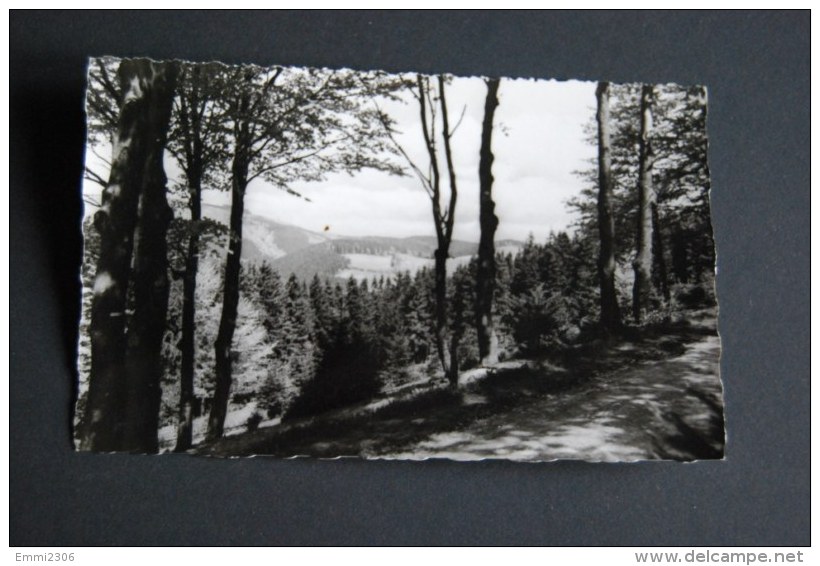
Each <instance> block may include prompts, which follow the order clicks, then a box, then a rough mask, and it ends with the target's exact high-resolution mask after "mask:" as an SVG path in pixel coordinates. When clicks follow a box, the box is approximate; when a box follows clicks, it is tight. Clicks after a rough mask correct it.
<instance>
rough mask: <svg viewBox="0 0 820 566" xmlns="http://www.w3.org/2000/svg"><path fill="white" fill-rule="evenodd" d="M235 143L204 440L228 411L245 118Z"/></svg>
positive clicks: (213, 435)
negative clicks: (213, 372)
mask: <svg viewBox="0 0 820 566" xmlns="http://www.w3.org/2000/svg"><path fill="white" fill-rule="evenodd" d="M249 105H250V100H249V96H248V95H247V94H244V95H242V97H241V101H240V115H244V114H245V113H246V112H247V110H248V107H249ZM235 138H236V146H235V149H234V157H233V162H232V163H231V219H230V227H229V229H230V239H229V242H228V258H227V260H226V262H225V282H224V293H223V299H222V317H221V318H220V321H219V332H218V333H217V337H216V343H215V344H214V350H215V353H216V389H215V391H214V400H213V403H212V405H211V414H210V415H209V417H208V434H207V439H208V441H214V440H218V439H219V438H221V437H222V433H223V431H224V428H225V416H226V415H227V413H228V399H229V396H230V391H231V381H232V375H231V347H232V344H233V334H234V331H235V330H236V315H237V309H238V306H239V271H240V267H241V263H240V258H241V256H242V215H243V214H244V211H245V190H246V189H247V187H248V169H249V167H250V158H249V154H248V152H249V150H250V142H249V139H248V138H249V136H248V124H247V122H244V121H240V122H239V123H238V124H237V125H236V126H235Z"/></svg>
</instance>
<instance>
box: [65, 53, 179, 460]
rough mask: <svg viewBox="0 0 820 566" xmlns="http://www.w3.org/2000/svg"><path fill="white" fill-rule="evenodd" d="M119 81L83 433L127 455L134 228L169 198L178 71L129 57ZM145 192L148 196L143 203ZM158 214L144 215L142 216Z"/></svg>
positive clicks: (88, 443) (90, 443)
mask: <svg viewBox="0 0 820 566" xmlns="http://www.w3.org/2000/svg"><path fill="white" fill-rule="evenodd" d="M117 75H118V78H119V82H120V85H121V89H122V99H121V100H120V114H119V123H118V126H117V134H116V136H115V140H114V141H115V143H114V147H113V161H112V166H111V174H110V177H109V182H108V185H107V187H106V188H105V190H104V191H103V195H102V206H101V207H100V210H99V211H97V213H96V214H95V216H94V226H95V227H96V229H97V230H98V231H99V233H100V255H99V259H98V262H97V273H96V276H95V280H94V298H93V302H92V307H91V325H90V334H91V374H90V378H89V391H88V404H87V407H86V413H85V422H84V424H83V430H82V432H81V434H82V441H81V448H83V449H86V450H96V451H114V450H122V449H123V440H124V438H125V436H126V430H125V425H126V421H125V419H126V404H127V394H128V391H129V387H128V384H127V380H126V375H125V365H126V364H125V360H126V346H127V342H126V301H127V296H128V284H129V280H130V279H131V259H132V257H131V256H132V254H133V251H134V230H135V228H136V224H137V209H138V204H139V201H140V199H141V198H143V199H144V200H143V207H145V206H148V207H151V206H155V205H157V204H161V203H158V201H157V198H156V196H157V193H158V192H159V191H160V185H161V192H162V195H163V198H164V191H165V174H164V170H163V169H162V154H163V151H164V147H165V139H166V135H167V129H168V120H169V117H170V111H171V103H172V99H173V93H174V82H175V76H176V71H175V67H172V66H171V65H169V64H159V63H152V62H150V61H148V60H145V59H130V60H128V59H127V60H124V61H122V63H120V67H119V70H118V72H117ZM146 189H147V191H148V192H149V193H150V194H149V195H148V196H147V198H146V196H144V195H143V196H142V197H141V193H142V191H143V190H146ZM154 212H156V211H151V210H150V209H149V210H143V214H142V215H141V218H146V217H147V216H149V215H152V214H153V213H154ZM149 256H150V253H149ZM143 266H144V263H141V264H140V267H143ZM153 282H154V281H153V280H151V282H150V283H153ZM140 299H141V300H143V301H144V300H145V299H146V297H145V295H143V294H140ZM135 301H137V298H136V289H135ZM137 307H139V309H140V314H139V316H140V317H143V316H148V317H149V318H150V316H149V315H147V314H146V313H145V312H144V309H146V308H148V309H150V308H151V307H150V304H148V305H146V304H145V303H139V302H138V301H137V304H135V317H136V316H137V312H136V308H137ZM163 316H164V312H163ZM141 321H142V319H141ZM138 324H139V323H138ZM160 339H161V331H160ZM154 435H156V430H154Z"/></svg>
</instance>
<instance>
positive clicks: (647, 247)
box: [632, 85, 658, 322]
mask: <svg viewBox="0 0 820 566" xmlns="http://www.w3.org/2000/svg"><path fill="white" fill-rule="evenodd" d="M654 96H655V95H654V88H653V87H652V86H651V85H644V86H643V88H642V89H641V132H640V143H639V152H640V154H639V161H638V167H639V171H638V194H639V202H640V205H639V209H638V237H637V250H636V255H635V261H634V262H633V264H632V266H633V268H634V271H635V281H634V285H633V287H632V316H633V317H634V318H635V321H636V322H640V321H641V320H642V318H643V315H644V314H645V313H646V312H647V311H649V310H650V308H651V302H652V260H653V255H652V243H653V241H654V235H653V227H654V223H653V222H652V211H653V210H654V209H655V207H656V206H657V202H658V196H657V194H656V192H655V187H654V186H653V184H652V168H653V164H654V161H655V154H654V151H653V148H652V140H651V136H652V104H653V100H654Z"/></svg>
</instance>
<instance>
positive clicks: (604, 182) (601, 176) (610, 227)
mask: <svg viewBox="0 0 820 566" xmlns="http://www.w3.org/2000/svg"><path fill="white" fill-rule="evenodd" d="M595 96H596V98H597V100H598V112H597V114H596V121H597V123H598V235H599V243H600V247H599V253H598V279H599V282H600V288H601V296H600V306H601V316H600V323H601V326H602V327H603V328H605V329H606V330H608V331H610V332H613V331H616V330H617V329H618V328H620V326H621V313H620V309H619V308H618V295H617V293H616V291H615V219H614V217H613V215H612V150H611V147H610V132H609V126H610V117H609V83H608V82H599V83H598V88H597V89H596V91H595Z"/></svg>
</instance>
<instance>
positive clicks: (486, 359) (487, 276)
mask: <svg viewBox="0 0 820 566" xmlns="http://www.w3.org/2000/svg"><path fill="white" fill-rule="evenodd" d="M498 85H499V79H489V80H487V98H486V99H485V102H484V122H483V124H482V128H481V149H480V150H479V162H478V180H479V216H478V218H479V224H480V226H481V238H480V240H479V244H478V265H477V270H476V308H475V315H476V332H477V334H478V352H479V357H480V358H481V364H482V365H491V364H494V363H496V362H498V338H497V337H496V335H495V329H494V326H493V294H494V292H495V272H496V265H495V230H496V228H497V227H498V217H497V216H496V215H495V201H493V161H494V159H495V158H494V156H493V152H492V138H493V119H494V117H495V109H496V108H497V107H498Z"/></svg>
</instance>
